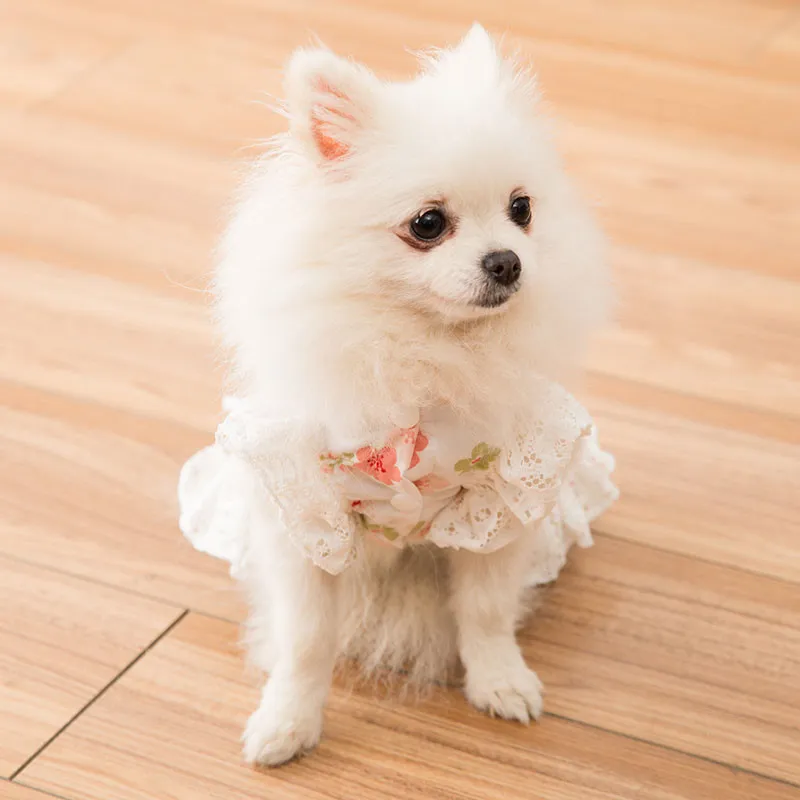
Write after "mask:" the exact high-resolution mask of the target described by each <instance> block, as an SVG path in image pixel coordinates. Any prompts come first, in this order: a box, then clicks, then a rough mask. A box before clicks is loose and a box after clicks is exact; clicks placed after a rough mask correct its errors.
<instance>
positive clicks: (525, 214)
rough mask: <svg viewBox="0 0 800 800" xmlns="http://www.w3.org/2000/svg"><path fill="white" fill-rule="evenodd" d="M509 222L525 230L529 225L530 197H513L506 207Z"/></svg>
mask: <svg viewBox="0 0 800 800" xmlns="http://www.w3.org/2000/svg"><path fill="white" fill-rule="evenodd" d="M508 215H509V217H511V221H512V222H513V223H514V224H516V225H519V226H520V228H527V227H528V225H530V224H531V199H530V197H524V196H523V197H515V198H514V199H513V200H512V201H511V205H510V206H509V207H508Z"/></svg>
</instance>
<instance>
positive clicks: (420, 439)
mask: <svg viewBox="0 0 800 800" xmlns="http://www.w3.org/2000/svg"><path fill="white" fill-rule="evenodd" d="M427 446H428V437H427V436H426V435H425V434H424V433H423V432H422V431H421V430H417V438H416V440H415V441H414V452H413V453H412V454H411V463H410V464H409V465H408V468H409V469H411V468H412V467H416V466H417V464H419V456H418V455H417V453H421V452H422V451H423V450H424V449H425V448H426V447H427Z"/></svg>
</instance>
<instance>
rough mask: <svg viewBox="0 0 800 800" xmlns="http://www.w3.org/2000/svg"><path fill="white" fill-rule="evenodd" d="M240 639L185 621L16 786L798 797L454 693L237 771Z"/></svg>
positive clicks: (122, 793) (348, 718)
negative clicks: (494, 715) (509, 718)
mask: <svg viewBox="0 0 800 800" xmlns="http://www.w3.org/2000/svg"><path fill="white" fill-rule="evenodd" d="M236 640H237V631H236V628H235V627H234V626H233V625H231V624H229V623H225V622H222V621H219V620H211V619H208V618H203V617H201V616H190V617H189V618H187V619H185V620H184V621H183V622H182V623H181V624H180V625H179V626H178V627H177V628H176V629H175V630H174V631H173V633H172V634H171V635H170V636H169V637H167V638H166V639H165V640H163V641H162V642H161V643H159V645H158V646H157V647H156V648H154V649H153V650H152V651H151V652H150V653H148V654H147V655H146V656H145V657H144V658H143V659H142V660H141V661H140V662H139V663H138V664H137V665H136V666H135V667H134V668H133V669H132V670H131V671H130V672H129V673H128V674H126V675H125V676H124V677H123V678H122V680H121V681H120V682H119V683H118V684H117V685H115V686H114V687H113V689H112V690H111V691H109V693H108V694H107V695H106V696H105V697H104V698H102V700H101V701H100V702H99V703H97V704H96V705H95V706H93V707H92V708H91V709H90V710H89V711H88V712H87V713H86V714H85V715H84V716H83V717H82V718H81V719H80V720H78V721H77V722H76V723H75V724H74V725H73V726H72V727H71V729H70V731H69V732H68V733H67V734H66V735H65V736H64V737H62V738H61V739H59V741H58V742H56V743H55V744H54V745H53V746H52V747H51V748H49V750H48V752H47V753H46V754H45V755H44V756H43V757H41V758H40V759H37V760H36V761H35V762H34V763H33V764H32V765H31V766H30V767H29V768H28V769H26V770H25V771H24V772H23V774H22V779H23V780H24V781H25V782H26V783H28V784H30V785H34V786H38V787H42V788H45V789H48V790H50V791H53V792H55V793H58V794H61V795H64V796H66V797H69V798H73V797H74V798H85V799H86V800H105V799H106V798H108V797H114V798H115V799H116V798H119V800H144V798H150V797H153V796H154V795H155V796H159V797H161V796H165V795H167V793H169V795H168V796H170V797H173V798H175V800H190V798H191V799H192V800H194V799H195V798H197V797H200V796H205V794H204V793H210V794H212V796H220V797H241V798H250V797H252V798H257V797H265V796H268V797H271V798H272V797H274V798H279V799H280V800H289V798H320V799H321V798H341V800H345V799H347V800H349V798H352V797H354V796H355V797H388V798H406V797H431V798H439V797H440V798H450V797H453V798H455V797H458V798H464V800H488V799H489V798H497V797H503V796H511V797H519V798H531V799H532V800H533V798H536V800H556V799H558V800H579V799H580V800H600V798H610V797H613V798H615V800H629V799H630V800H633V798H641V797H648V798H659V800H667V798H669V800H677V798H698V799H699V798H708V800H711V799H712V798H714V799H715V800H716V798H719V797H725V798H726V800H752V798H754V797H758V798H760V800H778V798H781V799H783V798H786V799H787V800H788V798H796V797H797V792H796V791H795V790H794V789H792V788H791V787H787V786H784V785H781V784H779V783H775V782H771V781H767V780H764V779H761V778H758V777H755V776H752V775H749V774H746V773H744V772H741V771H732V770H729V769H728V768H726V767H721V766H719V765H716V764H712V763H708V762H703V761H698V760H696V759H693V758H691V757H689V756H686V755H683V754H681V753H676V752H673V751H665V750H661V749H659V748H655V747H653V746H652V745H650V744H647V743H645V742H639V741H636V740H633V739H630V738H624V737H617V736H613V735H612V734H608V733H606V732H603V731H599V730H597V729H595V728H592V727H587V726H583V725H580V724H577V723H575V722H572V721H570V720H567V719H561V718H557V717H545V719H544V721H543V722H542V723H540V724H539V725H535V726H532V727H530V728H525V727H523V726H521V725H509V724H508V723H505V722H503V721H499V720H491V719H489V718H487V717H485V716H483V715H481V714H478V713H477V712H474V711H471V710H468V709H467V707H466V705H465V703H464V700H463V699H462V698H461V696H460V694H458V693H455V692H453V691H449V692H444V691H441V692H440V693H439V694H437V695H436V696H434V697H433V698H432V699H431V700H429V701H425V702H421V703H417V704H412V703H406V704H399V703H397V702H393V701H391V700H382V701H380V700H376V699H375V698H374V697H373V695H372V693H371V692H370V691H369V690H353V689H349V688H347V686H345V687H344V688H339V689H337V690H336V691H335V692H334V694H333V697H332V699H331V701H330V704H329V709H328V712H327V719H326V724H327V735H326V737H325V739H324V741H323V743H322V745H321V746H320V748H319V750H318V751H317V752H316V753H314V754H313V755H311V756H309V757H308V758H306V759H304V760H302V761H300V762H298V763H294V764H291V765H289V766H288V767H286V768H285V769H282V770H278V771H271V772H259V771H255V770H250V769H245V768H242V767H241V765H240V763H239V743H238V740H237V733H238V731H239V729H240V727H241V725H242V724H243V723H244V721H245V719H246V715H247V713H248V711H249V710H250V709H251V707H252V703H253V702H254V700H255V699H256V696H257V694H256V689H255V687H254V686H252V685H250V684H248V683H246V682H243V680H242V672H241V663H240V660H239V657H238V654H237V651H236V644H235V643H236ZM198 764H202V765H203V766H202V770H198V768H197V766H198Z"/></svg>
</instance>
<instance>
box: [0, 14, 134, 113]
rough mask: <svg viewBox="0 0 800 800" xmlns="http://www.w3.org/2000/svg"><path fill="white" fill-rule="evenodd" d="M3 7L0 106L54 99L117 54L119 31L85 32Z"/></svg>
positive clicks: (122, 38)
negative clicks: (12, 11)
mask: <svg viewBox="0 0 800 800" xmlns="http://www.w3.org/2000/svg"><path fill="white" fill-rule="evenodd" d="M18 10H20V9H14V13H9V12H10V9H3V14H2V25H1V26H0V105H2V106H4V107H6V108H8V107H12V106H13V107H19V108H28V107H30V106H32V105H34V104H37V103H42V102H45V101H47V100H48V99H50V98H52V97H54V96H55V95H56V94H58V93H59V92H60V91H63V90H64V88H65V87H67V86H69V85H70V84H71V83H72V82H73V81H75V80H77V79H79V78H80V77H81V76H82V75H83V74H85V73H86V72H87V71H90V70H91V69H93V68H95V67H97V66H98V65H100V64H102V63H103V62H105V61H106V60H107V59H109V58H110V57H113V56H114V55H116V54H117V53H119V52H120V51H121V50H122V49H123V48H124V47H125V46H126V45H127V44H128V42H129V38H130V37H129V36H126V35H125V34H124V33H120V34H117V35H115V34H114V33H113V32H109V31H107V30H106V31H95V32H93V33H91V34H90V33H87V32H86V31H82V30H80V29H77V28H74V27H70V26H68V27H66V28H65V26H64V25H63V24H59V23H57V22H54V21H53V20H50V19H47V18H43V17H38V18H36V19H31V18H29V17H27V15H25V14H20V13H16V12H17V11H18Z"/></svg>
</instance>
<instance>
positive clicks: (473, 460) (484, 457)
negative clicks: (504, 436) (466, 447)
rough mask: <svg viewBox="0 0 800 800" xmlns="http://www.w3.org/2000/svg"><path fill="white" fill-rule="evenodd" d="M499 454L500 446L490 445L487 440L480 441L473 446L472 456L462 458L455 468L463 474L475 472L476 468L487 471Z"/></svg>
mask: <svg viewBox="0 0 800 800" xmlns="http://www.w3.org/2000/svg"><path fill="white" fill-rule="evenodd" d="M499 455H500V448H499V447H489V445H488V444H486V442H478V444H476V445H475V447H473V448H472V454H471V455H470V457H469V458H462V459H461V460H460V461H456V463H455V466H454V467H453V469H455V471H456V472H458V473H462V474H463V473H464V472H475V471H476V470H480V471H482V472H485V471H486V470H488V469H489V465H490V464H491V463H492V462H493V461H495V460H496V459H497V457H498V456H499Z"/></svg>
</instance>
